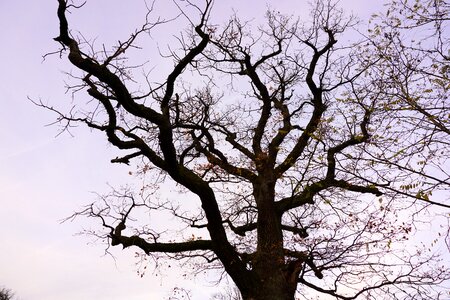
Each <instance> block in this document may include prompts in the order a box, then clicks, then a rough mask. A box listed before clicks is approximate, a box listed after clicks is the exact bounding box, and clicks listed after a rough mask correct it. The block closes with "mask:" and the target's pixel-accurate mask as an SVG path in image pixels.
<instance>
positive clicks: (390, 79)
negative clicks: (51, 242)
mask: <svg viewBox="0 0 450 300" xmlns="http://www.w3.org/2000/svg"><path fill="white" fill-rule="evenodd" d="M405 2H406V1H405ZM438 2H442V1H438ZM393 3H394V4H395V3H396V2H393ZM394 4H393V5H394ZM174 5H176V7H177V8H178V9H179V16H178V17H177V20H180V19H183V20H187V21H188V23H189V24H190V25H189V26H188V28H187V29H186V31H184V32H183V33H182V34H180V35H179V36H178V39H177V41H178V43H177V44H176V45H170V47H168V49H169V50H167V51H168V53H167V51H166V52H163V51H162V50H161V48H159V47H155V48H153V49H148V48H144V47H141V45H142V43H143V42H142V41H143V40H144V38H145V37H148V36H149V34H150V33H152V32H154V31H157V30H158V29H159V28H161V27H163V26H164V24H165V23H167V22H170V20H166V19H163V18H158V17H157V14H156V13H157V12H156V11H155V10H154V9H153V7H148V13H147V15H146V19H145V22H144V24H143V25H142V27H140V28H138V29H137V30H136V31H135V32H133V33H132V34H131V35H130V36H129V38H128V39H126V40H122V41H119V42H117V43H116V45H115V46H114V47H113V48H111V49H108V48H106V47H105V46H103V47H99V48H96V47H95V44H94V43H89V42H87V41H88V40H85V39H84V35H81V33H80V34H78V33H77V32H76V31H75V30H74V29H72V28H75V25H70V26H69V19H68V17H69V16H70V15H69V14H68V12H72V13H76V11H75V9H76V8H79V7H80V5H79V6H77V5H76V3H72V2H71V1H70V0H58V10H57V16H58V20H59V35H58V37H57V38H55V41H57V42H58V43H59V44H60V45H61V49H60V51H59V52H60V53H61V54H67V58H68V60H69V61H70V62H71V63H72V65H73V66H74V67H75V68H76V69H78V70H80V71H81V72H82V75H81V76H77V77H75V76H74V80H76V81H77V82H76V83H74V84H73V85H72V86H71V89H72V90H73V91H74V92H76V93H77V94H76V95H75V98H77V95H78V94H79V93H80V92H86V93H87V94H88V95H89V96H90V99H89V101H88V103H86V104H83V103H82V102H80V103H78V104H77V106H76V107H75V109H73V110H71V111H69V112H67V113H62V112H57V113H58V116H59V117H58V121H59V122H61V124H63V126H64V128H69V126H70V125H71V124H72V123H84V124H86V125H87V126H88V127H90V128H92V129H95V130H98V131H100V132H103V133H104V134H105V135H106V137H107V139H108V141H109V143H110V144H111V145H113V146H115V147H116V148H118V149H120V150H122V151H123V153H124V154H123V156H120V157H116V158H114V159H112V162H113V163H124V164H132V165H133V166H135V167H136V169H137V170H136V173H137V174H138V175H139V176H142V178H145V184H143V186H142V187H141V188H140V189H137V190H133V189H131V188H127V189H115V190H114V191H112V192H111V194H108V195H104V196H101V197H100V200H99V201H98V202H95V203H92V204H91V205H89V206H87V207H86V208H85V209H83V210H82V211H80V212H78V213H76V214H75V216H79V215H85V216H89V217H94V218H97V219H98V220H100V223H101V228H99V229H98V230H97V231H95V232H94V234H95V235H97V236H98V237H100V238H102V239H104V240H105V241H107V242H108V244H109V245H111V246H122V247H124V248H125V247H134V248H136V249H140V251H142V253H143V254H144V256H146V257H149V258H153V259H155V260H156V259H159V258H160V257H166V258H168V259H181V260H190V261H194V262H193V263H194V264H195V262H198V261H201V262H202V264H196V266H197V268H205V269H214V268H219V269H222V270H223V271H224V272H225V273H226V274H227V275H228V276H229V277H230V278H231V279H232V281H233V282H234V283H235V284H236V286H237V288H238V289H239V291H240V293H241V295H242V298H243V299H246V300H250V299H253V300H264V299H270V300H273V299H280V300H281V299H285V300H293V299H294V298H295V299H297V298H300V299H312V297H314V296H317V295H328V296H331V297H333V298H336V299H356V298H363V299H379V298H380V297H386V295H389V297H390V299H437V298H438V297H440V296H442V295H441V294H440V293H441V292H442V290H440V289H436V290H435V291H433V289H432V287H433V286H436V285H439V284H441V283H442V282H445V280H448V279H449V270H448V269H447V268H446V267H445V266H444V265H442V264H441V262H440V261H439V255H438V253H436V252H434V251H425V250H424V249H422V248H420V245H419V248H412V247H413V241H411V240H410V238H411V236H412V235H413V234H414V233H415V232H416V230H418V228H419V227H420V226H419V225H418V224H422V223H421V222H422V221H424V220H425V221H427V220H428V221H429V220H430V219H429V218H428V219H426V218H427V215H426V214H424V213H423V212H425V211H426V210H427V208H429V207H430V205H433V204H435V205H436V204H437V205H440V206H443V207H444V208H443V209H447V208H448V207H449V203H448V199H442V198H438V199H435V198H436V197H440V196H439V195H441V193H442V191H445V190H446V188H447V187H448V183H449V179H448V173H446V171H445V168H446V167H448V163H447V162H445V158H446V157H447V156H448V150H447V149H446V148H445V147H443V145H448V136H445V134H446V130H447V128H448V114H447V115H445V113H448V110H446V109H448V108H447V107H446V104H445V102H446V101H447V96H448V66H447V67H445V66H444V65H442V68H443V69H444V70H443V69H442V68H441V69H439V68H440V67H437V68H435V67H434V66H433V62H432V60H433V59H434V56H433V58H430V57H431V56H430V57H429V58H426V61H427V62H430V63H431V65H430V68H431V69H426V68H419V66H421V65H420V63H416V62H414V61H413V60H412V59H414V56H415V54H414V51H416V50H417V49H415V48H414V47H413V46H405V47H403V46H402V45H403V44H402V36H401V35H397V34H396V33H395V31H396V30H397V29H398V28H399V27H391V29H392V32H386V36H384V35H383V34H382V32H381V29H380V28H381V27H376V28H378V29H376V28H375V29H373V30H380V32H374V33H373V34H369V35H366V36H365V35H364V34H360V35H358V38H356V39H354V41H353V42H348V40H349V34H352V35H353V36H354V35H357V30H356V29H357V28H358V27H357V26H358V22H357V20H356V19H355V18H353V17H347V16H346V15H345V14H344V13H343V12H342V11H341V10H340V9H339V7H338V6H337V4H335V3H333V2H331V1H327V0H322V1H316V2H315V4H314V6H313V7H312V8H311V14H310V19H309V20H307V21H304V20H300V19H296V18H294V17H293V16H285V15H283V14H281V13H279V12H277V11H276V10H270V9H269V10H268V11H267V13H266V16H265V23H264V24H261V26H259V27H253V26H251V24H250V23H249V22H248V21H246V20H242V19H240V18H239V16H238V15H232V16H231V17H230V19H229V20H228V21H227V22H225V23H222V24H217V23H215V22H213V19H214V18H213V15H214V11H213V10H212V9H213V2H212V0H204V1H193V0H192V1H187V0H185V1H174ZM299 5H300V4H299ZM83 9H86V8H83ZM445 17H446V18H447V17H448V14H447V15H446V16H445ZM152 18H153V19H152ZM152 20H154V21H152ZM389 26H390V25H389ZM346 41H347V42H346ZM440 41H441V48H439V49H441V50H442V49H444V50H445V49H447V48H446V47H448V44H447V40H445V39H444V34H442V36H441V38H440ZM396 47H400V48H396ZM144 49H145V50H144ZM439 49H437V52H436V53H435V54H436V55H437V57H438V58H439V59H441V60H444V61H446V62H448V56H447V55H448V54H447V53H444V52H442V51H441V52H442V53H441V52H439ZM137 51H145V52H144V53H150V52H151V53H158V52H160V51H161V52H163V53H161V54H162V57H161V61H162V62H164V64H165V66H167V60H168V59H169V60H170V61H171V63H170V65H171V66H172V67H171V68H170V70H169V71H168V72H167V74H164V76H162V77H161V76H160V74H161V73H155V72H148V70H146V65H145V64H144V63H142V64H141V65H139V64H138V65H136V64H131V63H130V64H127V56H126V55H130V56H131V55H132V54H133V53H136V52H137ZM125 53H126V54H125ZM423 54H424V55H429V52H427V50H424V52H423ZM433 55H434V54H433ZM439 55H441V56H439ZM406 59H407V60H406ZM444 67H445V68H444ZM143 70H144V71H143ZM408 72H412V73H413V75H408ZM430 72H431V73H432V74H429V73H430ZM142 73H144V74H145V76H144V78H143V80H142V82H140V81H139V84H137V79H136V78H138V77H139V74H142ZM141 78H142V77H141ZM411 81H412V82H413V83H412V84H413V85H414V87H413V89H412V90H411V87H409V84H410V83H409V82H411ZM435 86H439V87H440V88H442V89H441V90H439V91H438V90H436V89H435ZM423 87H426V88H429V89H431V90H432V91H430V92H427V91H424V90H423V89H422V88H423ZM419 90H420V91H419ZM419 92H420V93H419ZM444 92H445V93H444ZM417 93H419V94H417ZM92 103H95V105H92ZM40 105H42V106H46V105H44V104H42V103H40ZM405 106H407V109H403V108H404V107H405ZM46 107H47V108H48V109H51V110H54V111H56V110H55V109H53V108H52V107H51V106H46ZM83 107H84V108H83ZM77 108H78V109H77ZM415 112H419V113H420V117H417V115H416V114H415ZM418 118H419V119H418ZM437 130H439V133H436V131H437ZM441 134H442V135H441ZM438 137H439V138H438ZM422 156H423V157H422ZM436 170H437V172H438V175H436ZM439 172H440V173H439ZM446 174H447V175H446ZM170 183H175V184H176V186H177V189H178V192H177V191H173V194H172V196H167V198H164V197H157V196H156V195H155V190H156V189H158V187H161V186H164V185H165V184H170ZM436 190H437V191H438V192H437V193H435V194H433V192H434V191H436ZM436 195H437V196H436ZM167 213H169V214H170V215H172V216H173V217H174V222H177V221H178V222H180V224H182V225H183V224H184V225H185V226H184V227H176V228H177V229H179V230H180V232H179V233H178V234H174V233H173V231H171V230H168V229H166V228H160V227H158V224H157V221H155V220H157V217H156V216H157V215H158V214H163V215H164V216H166V215H167Z"/></svg>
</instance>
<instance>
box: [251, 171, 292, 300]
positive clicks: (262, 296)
mask: <svg viewBox="0 0 450 300" xmlns="http://www.w3.org/2000/svg"><path fill="white" fill-rule="evenodd" d="M253 191H254V192H253V195H254V197H255V201H256V203H257V206H258V225H257V235H258V245H257V249H256V253H255V255H254V258H252V272H253V273H254V275H255V277H256V286H255V287H251V288H250V289H249V294H248V295H243V298H244V300H278V299H279V300H294V295H295V291H296V286H297V284H296V282H295V283H294V282H290V281H289V279H288V278H289V274H287V272H286V263H285V256H284V250H283V232H282V229H281V215H280V214H279V213H278V212H277V210H276V208H275V205H274V204H275V203H274V202H275V201H274V200H275V180H274V179H273V174H272V173H270V172H267V173H266V174H264V175H261V176H260V178H259V180H258V181H257V182H255V183H254V185H253Z"/></svg>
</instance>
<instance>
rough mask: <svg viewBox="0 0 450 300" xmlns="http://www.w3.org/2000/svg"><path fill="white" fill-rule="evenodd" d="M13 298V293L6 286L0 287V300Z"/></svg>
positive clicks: (11, 299)
mask: <svg viewBox="0 0 450 300" xmlns="http://www.w3.org/2000/svg"><path fill="white" fill-rule="evenodd" d="M13 299H14V293H13V292H12V291H11V290H10V289H7V288H1V289H0V300H13Z"/></svg>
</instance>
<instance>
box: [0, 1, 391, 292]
mask: <svg viewBox="0 0 450 300" xmlns="http://www.w3.org/2000/svg"><path fill="white" fill-rule="evenodd" d="M216 2H218V4H217V5H216V8H215V9H214V11H213V14H214V15H215V16H221V17H225V16H226V15H227V14H228V13H229V12H230V11H231V7H235V8H236V9H237V11H238V12H239V14H240V15H242V16H243V18H244V19H245V18H252V17H261V16H262V15H263V14H264V11H265V8H266V6H265V5H262V3H263V1H259V0H246V1H245V0H240V1H236V0H232V1H220V0H217V1H216ZM219 2H220V3H219ZM341 2H342V5H343V6H345V7H347V8H350V9H352V10H354V12H355V13H356V14H358V15H360V16H361V18H362V19H367V18H368V16H370V14H371V13H373V12H374V11H376V10H379V9H380V8H381V7H382V5H381V3H382V2H383V1H361V0H353V1H351V0H346V1H341ZM125 3H126V4H127V5H130V6H129V7H128V6H127V5H125ZM157 3H160V4H159V5H158V6H157V8H158V9H161V11H163V12H164V13H168V14H170V13H171V12H173V11H174V6H173V4H172V2H171V1H162V0H160V1H159V2H157ZM268 3H269V4H270V5H271V6H272V7H274V8H277V9H279V10H280V11H282V12H289V13H291V14H298V15H305V14H306V13H307V9H306V7H307V5H306V3H307V1H298V0H297V1H296V0H278V1H268ZM368 3H369V4H368ZM106 5H107V6H108V7H105V6H106ZM56 7H57V2H56V1H55V0H53V1H27V3H26V5H25V4H24V2H23V1H0V36H1V40H2V47H1V48H0V57H1V58H2V62H1V65H2V71H1V72H0V102H1V103H2V105H1V107H2V109H1V110H0V138H1V147H0V185H1V189H0V203H1V209H0V236H1V237H2V239H1V243H0V286H5V287H8V288H11V289H13V290H14V291H15V292H16V293H17V295H18V296H19V299H23V300H56V299H58V300H60V299H64V300H72V299H77V300H78V299H97V300H102V299H109V300H111V299H128V300H141V299H147V300H148V299H162V298H163V297H165V296H167V295H168V291H169V290H170V289H171V288H173V287H174V286H183V287H187V288H190V289H193V294H194V295H195V297H194V298H193V300H195V299H207V297H208V296H207V295H209V294H211V293H212V292H214V291H215V288H214V287H211V288H204V287H203V286H202V287H201V288H197V289H195V285H196V284H197V286H201V285H202V284H203V283H202V282H201V279H197V281H194V279H192V281H191V282H188V281H179V277H177V276H175V273H176V272H172V273H169V272H168V274H166V275H165V276H153V275H152V274H147V275H146V276H144V277H143V278H140V277H139V276H137V275H136V267H135V265H134V263H135V259H134V258H133V253H134V251H133V250H131V251H121V250H120V249H114V251H113V252H114V254H115V255H116V257H117V261H116V262H114V260H113V259H111V257H109V256H102V255H103V251H104V248H103V246H102V245H99V244H93V245H91V244H89V245H88V244H87V243H88V242H89V241H90V239H88V238H86V237H77V236H74V234H75V233H77V232H78V231H80V230H81V228H82V227H83V226H87V221H86V220H83V219H79V220H77V221H76V222H73V223H64V224H60V223H59V220H61V219H62V218H64V217H67V216H68V215H70V214H71V213H72V212H73V211H74V210H77V209H79V208H80V207H81V206H82V205H84V204H88V203H90V202H92V201H93V200H94V198H95V196H94V195H93V193H92V192H93V191H95V192H99V193H102V192H106V191H108V189H109V188H108V186H107V183H109V184H111V185H118V184H121V183H126V182H127V181H130V180H132V178H130V176H129V175H128V171H130V170H131V169H129V168H128V167H126V166H118V165H111V164H110V163H109V161H110V159H111V158H114V157H115V156H116V152H115V150H114V149H113V148H112V147H110V146H108V144H107V141H106V139H105V138H104V137H103V136H102V135H99V134H96V133H91V132H90V131H89V130H87V129H86V128H84V127H79V128H75V129H74V130H73V133H74V135H75V137H71V136H70V135H68V134H62V135H60V136H58V137H55V136H56V135H57V134H58V127H57V126H50V127H45V126H44V125H46V124H48V123H51V122H52V121H54V120H55V115H52V114H51V113H50V112H48V111H45V110H42V109H39V108H37V107H35V106H33V105H32V104H31V102H30V101H28V100H27V96H29V97H31V98H33V99H35V100H39V99H41V100H42V101H43V102H45V103H49V104H52V105H54V106H55V107H59V108H62V109H68V108H70V106H71V101H72V100H71V97H70V95H68V94H65V89H64V81H66V80H68V77H67V76H66V75H64V74H63V71H70V70H72V68H71V67H70V66H69V65H68V63H67V61H66V59H65V58H64V59H59V57H58V56H57V55H53V56H51V57H49V58H47V59H46V60H45V61H43V60H42V55H43V54H45V53H46V52H51V51H55V50H57V49H58V45H57V44H56V43H55V42H54V41H53V40H52V38H54V37H56V36H57V33H58V32H57V30H58V23H57V19H56ZM143 7H144V6H143V1H141V0H134V1H119V0H114V1H113V0H108V1H106V0H95V1H94V0H90V1H88V4H87V5H86V6H85V7H84V8H83V9H82V10H79V11H75V12H74V13H73V14H72V15H70V16H69V18H70V21H71V25H72V28H76V29H77V30H80V31H81V32H83V33H85V34H86V35H87V36H90V37H98V38H99V42H100V43H101V42H104V41H106V43H108V41H109V42H111V41H116V40H117V39H120V38H122V39H125V38H126V37H127V33H128V32H131V31H132V29H133V28H134V26H136V25H138V24H140V22H141V21H142V20H143V9H142V8H143ZM171 26H176V24H173V25H171ZM171 26H166V27H165V28H166V29H167V30H169V31H167V32H164V34H167V33H168V32H170V29H171V28H173V27H171ZM177 32H179V29H176V30H174V32H173V34H176V33H177ZM155 36H157V35H155ZM169 36H170V35H169ZM155 57H156V56H155ZM80 96H81V94H80ZM76 100H77V99H75V101H76ZM130 291H131V293H130Z"/></svg>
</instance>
